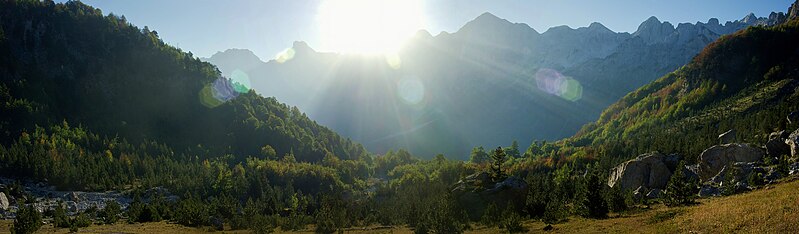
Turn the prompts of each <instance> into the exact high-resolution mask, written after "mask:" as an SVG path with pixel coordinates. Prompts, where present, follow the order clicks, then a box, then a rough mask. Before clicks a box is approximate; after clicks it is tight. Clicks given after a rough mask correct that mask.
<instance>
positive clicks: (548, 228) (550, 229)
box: [544, 224, 555, 231]
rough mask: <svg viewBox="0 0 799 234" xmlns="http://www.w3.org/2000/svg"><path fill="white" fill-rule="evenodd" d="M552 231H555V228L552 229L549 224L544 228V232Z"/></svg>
mask: <svg viewBox="0 0 799 234" xmlns="http://www.w3.org/2000/svg"><path fill="white" fill-rule="evenodd" d="M553 229H555V228H554V227H552V225H551V224H547V226H546V227H544V231H552V230H553Z"/></svg>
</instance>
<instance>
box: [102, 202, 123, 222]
mask: <svg viewBox="0 0 799 234" xmlns="http://www.w3.org/2000/svg"><path fill="white" fill-rule="evenodd" d="M121 213H122V207H120V206H119V203H117V202H116V201H114V200H111V201H108V202H106V203H105V208H103V209H102V210H101V211H100V213H99V216H100V217H99V218H100V220H102V221H103V223H105V224H114V223H116V222H117V221H119V214H121Z"/></svg>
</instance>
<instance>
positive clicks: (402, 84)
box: [397, 77, 424, 105]
mask: <svg viewBox="0 0 799 234" xmlns="http://www.w3.org/2000/svg"><path fill="white" fill-rule="evenodd" d="M397 93H398V94H399V96H400V98H402V100H403V101H405V102H406V103H408V104H411V105H417V104H420V103H421V102H422V100H424V84H423V83H422V81H420V80H419V79H416V78H413V77H405V78H402V79H401V80H399V82H398V83H397Z"/></svg>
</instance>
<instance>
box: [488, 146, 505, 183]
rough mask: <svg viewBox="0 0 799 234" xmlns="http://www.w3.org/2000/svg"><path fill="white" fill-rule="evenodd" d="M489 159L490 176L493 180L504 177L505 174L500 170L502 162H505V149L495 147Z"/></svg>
mask: <svg viewBox="0 0 799 234" xmlns="http://www.w3.org/2000/svg"><path fill="white" fill-rule="evenodd" d="M491 160H492V162H491V177H492V178H493V179H494V180H495V181H500V180H503V179H505V177H506V175H505V172H504V171H503V170H502V164H503V163H505V160H507V155H506V154H505V150H503V149H502V147H497V149H496V150H494V152H493V153H492V154H491Z"/></svg>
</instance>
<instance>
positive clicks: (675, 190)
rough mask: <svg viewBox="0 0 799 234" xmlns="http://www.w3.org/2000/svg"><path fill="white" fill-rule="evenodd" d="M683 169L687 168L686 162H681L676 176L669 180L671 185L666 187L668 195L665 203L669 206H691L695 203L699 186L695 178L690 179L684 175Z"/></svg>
mask: <svg viewBox="0 0 799 234" xmlns="http://www.w3.org/2000/svg"><path fill="white" fill-rule="evenodd" d="M682 168H685V161H680V163H679V165H678V166H677V170H676V171H675V172H674V175H672V176H671V179H669V184H668V185H667V186H666V195H665V197H664V202H665V203H666V205H667V206H681V205H690V204H694V203H695V199H696V193H697V191H696V190H697V187H698V186H697V184H698V181H697V180H696V179H695V178H688V177H687V176H685V174H684V173H683V170H682Z"/></svg>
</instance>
